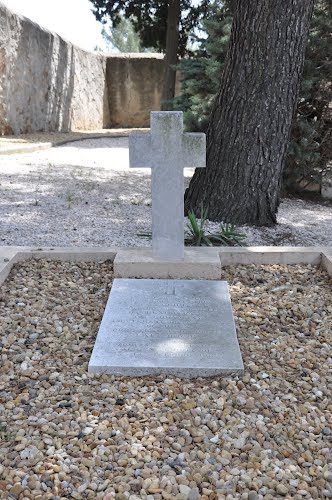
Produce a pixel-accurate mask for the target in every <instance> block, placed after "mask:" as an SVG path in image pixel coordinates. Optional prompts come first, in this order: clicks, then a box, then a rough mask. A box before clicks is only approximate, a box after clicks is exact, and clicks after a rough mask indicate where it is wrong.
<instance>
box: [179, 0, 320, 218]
mask: <svg viewBox="0 0 332 500" xmlns="http://www.w3.org/2000/svg"><path fill="white" fill-rule="evenodd" d="M312 9H313V0H252V1H248V0H238V1H237V10H236V14H235V17H234V21H233V27H232V36H231V40H230V46H229V49H228V53H227V56H226V61H225V67H224V71H223V75H222V77H221V83H220V88H219V92H218V95H217V97H216V101H215V104H214V108H213V111H212V114H211V118H210V123H209V127H208V131H207V168H206V169H197V170H196V172H195V174H194V176H193V178H192V180H191V182H190V185H189V188H188V189H187V191H186V198H185V207H186V210H187V211H188V210H189V209H193V210H194V211H195V212H196V213H198V211H199V208H200V206H201V203H203V206H204V207H208V209H209V219H211V220H215V221H224V222H233V223H236V224H245V223H247V224H255V225H272V224H275V223H276V214H277V211H278V206H279V193H280V185H281V178H282V169H283V166H284V159H285V152H286V148H287V144H288V139H289V135H290V127H291V123H292V117H293V113H294V111H295V107H296V101H297V93H298V87H299V79H300V74H301V70H302V65H303V60H304V48H305V43H306V40H307V36H308V30H309V24H310V19H311V15H312Z"/></svg>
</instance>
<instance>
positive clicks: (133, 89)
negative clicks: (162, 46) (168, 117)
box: [106, 54, 164, 127]
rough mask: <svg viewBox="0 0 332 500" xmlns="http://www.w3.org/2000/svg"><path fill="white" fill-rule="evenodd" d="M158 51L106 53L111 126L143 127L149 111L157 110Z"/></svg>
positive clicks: (160, 65)
mask: <svg viewBox="0 0 332 500" xmlns="http://www.w3.org/2000/svg"><path fill="white" fill-rule="evenodd" d="M163 69H164V61H163V55H162V54H112V55H108V57H107V70H106V77H107V86H108V103H109V109H110V119H111V125H112V126H113V127H118V126H122V127H147V126H149V122H150V111H159V110H160V95H161V89H162V80H163Z"/></svg>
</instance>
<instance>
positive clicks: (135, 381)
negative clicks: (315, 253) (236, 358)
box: [0, 260, 332, 500]
mask: <svg viewBox="0 0 332 500" xmlns="http://www.w3.org/2000/svg"><path fill="white" fill-rule="evenodd" d="M221 278H222V279H223V280H227V281H228V282H229V286H230V293H231V298H232V303H233V308H234V315H235V321H236V327H237V332H238V337H239V343H240V347H241V352H242V354H243V361H244V370H245V371H244V375H243V376H235V377H234V376H232V377H224V378H220V377H213V378H210V379H203V378H197V379H193V380H183V379H179V378H176V377H173V376H171V377H170V376H164V375H160V376H147V377H124V376H123V377H115V376H109V375H94V374H89V373H88V372H87V368H88V361H89V358H90V355H91V351H92V348H93V345H94V342H95V337H96V334H97V330H98V327H99V324H100V321H101V317H102V314H103V309H104V307H105V304H106V300H107V296H108V293H109V287H110V285H111V283H112V265H111V263H101V264H98V263H91V262H90V263H73V262H52V261H48V262H47V261H43V260H38V261H34V260H29V261H26V262H21V263H17V264H16V265H15V266H14V268H13V269H12V271H11V273H10V275H9V277H8V278H7V279H6V281H5V282H4V283H3V284H2V285H1V287H0V331H1V346H0V347H1V349H0V352H1V365H0V397H1V401H0V410H1V413H0V448H1V456H2V459H1V464H0V491H1V495H2V496H3V497H4V498H6V496H7V497H9V496H10V495H11V496H13V498H15V496H16V497H17V498H21V497H22V498H24V497H27V498H29V497H30V498H31V497H32V498H40V500H42V499H44V498H51V497H57V496H58V497H60V498H61V497H65V498H66V497H69V496H71V497H72V498H77V499H80V498H82V499H83V498H104V497H106V498H107V495H108V496H110V497H111V498H112V495H113V496H114V495H116V497H118V498H122V497H123V498H124V496H128V495H129V496H130V495H132V496H133V497H134V496H135V495H136V496H141V497H144V496H147V495H153V496H154V497H155V498H159V496H160V495H161V491H163V492H165V493H166V497H167V498H170V499H171V498H176V497H177V496H179V498H180V496H181V495H182V496H181V498H182V497H183V496H185V497H186V498H197V499H199V498H203V497H204V496H206V497H207V498H209V497H213V495H214V496H215V497H217V498H218V496H219V497H221V498H222V497H223V496H225V497H227V495H228V496H229V498H230V497H232V498H234V499H237V498H239V499H240V498H243V496H244V495H247V496H248V495H249V494H250V497H249V498H260V496H263V497H264V499H265V498H266V499H268V500H274V499H275V498H281V497H286V498H287V496H288V497H290V498H294V499H298V498H303V497H304V498H305V497H307V498H317V499H320V498H324V497H325V496H327V498H328V495H329V492H330V491H331V484H332V481H331V480H332V476H331V470H330V464H331V449H330V438H331V435H332V427H331V421H330V415H331V410H332V408H331V383H332V380H331V370H330V368H331V364H330V363H331V331H332V311H331V303H332V295H331V294H332V292H331V278H330V277H329V276H328V274H327V273H326V271H324V270H322V269H319V268H317V267H314V266H310V265H294V266H285V265H276V264H273V265H264V266H260V265H249V266H243V265H236V266H229V267H227V268H225V269H223V271H222V276H221ZM189 495H190V497H189ZM164 496H165V495H164Z"/></svg>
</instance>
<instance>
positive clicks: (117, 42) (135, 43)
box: [101, 17, 143, 52]
mask: <svg viewBox="0 0 332 500" xmlns="http://www.w3.org/2000/svg"><path fill="white" fill-rule="evenodd" d="M101 34H102V35H103V38H104V40H105V41H106V44H107V45H108V47H109V48H110V49H113V48H115V49H117V50H118V51H119V52H143V49H142V47H141V42H140V38H139V35H138V34H137V33H136V31H135V29H134V25H133V22H132V20H131V19H126V18H125V17H122V18H121V19H120V22H119V23H118V24H117V25H116V26H113V27H112V28H110V30H109V33H107V31H106V29H105V27H103V29H102V31H101Z"/></svg>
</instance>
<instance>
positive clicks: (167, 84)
mask: <svg viewBox="0 0 332 500" xmlns="http://www.w3.org/2000/svg"><path fill="white" fill-rule="evenodd" d="M179 23H180V0H170V1H169V4H168V15H167V34H166V53H165V59H164V80H163V90H162V96H161V109H162V110H163V111H165V110H169V109H171V103H170V101H171V100H172V99H173V97H174V92H175V77H176V70H175V69H174V66H175V65H176V63H177V60H178V47H179Z"/></svg>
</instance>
